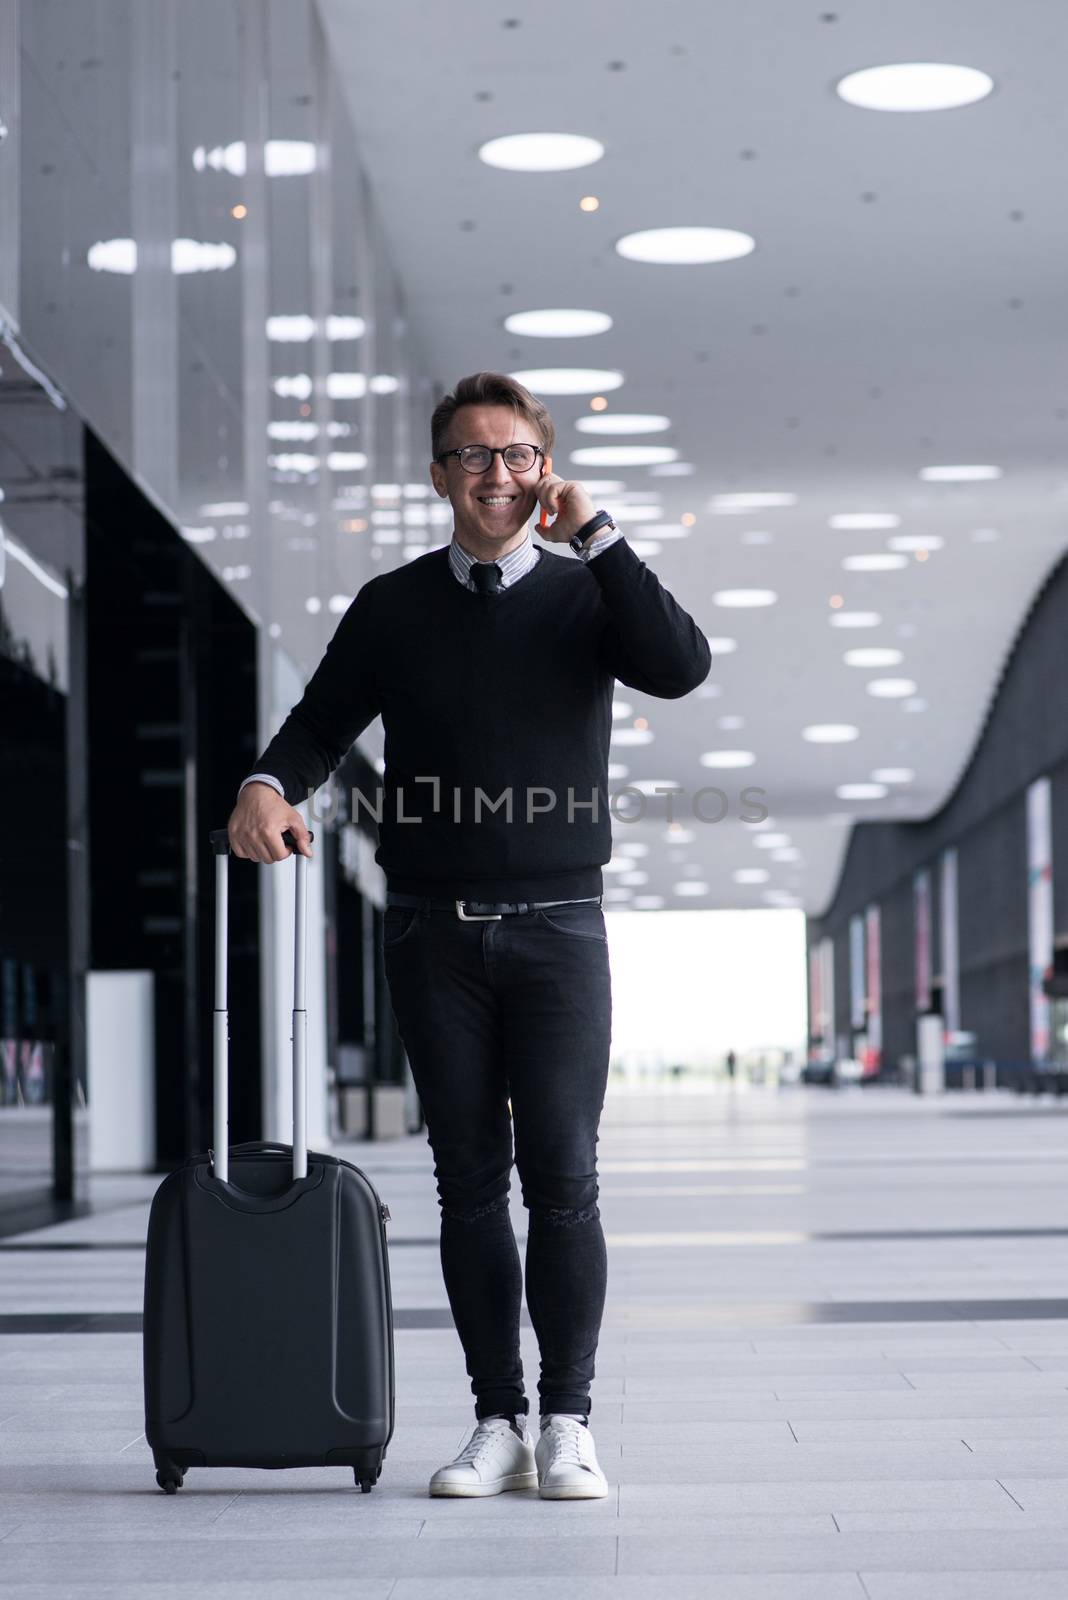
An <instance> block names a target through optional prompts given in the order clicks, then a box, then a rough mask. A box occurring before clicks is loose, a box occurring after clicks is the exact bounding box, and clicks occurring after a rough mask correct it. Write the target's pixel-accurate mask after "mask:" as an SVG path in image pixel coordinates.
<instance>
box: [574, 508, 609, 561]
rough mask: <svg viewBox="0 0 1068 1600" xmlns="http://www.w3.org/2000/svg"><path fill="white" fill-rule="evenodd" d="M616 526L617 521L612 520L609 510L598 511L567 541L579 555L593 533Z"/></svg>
mask: <svg viewBox="0 0 1068 1600" xmlns="http://www.w3.org/2000/svg"><path fill="white" fill-rule="evenodd" d="M614 527H615V523H614V522H613V521H612V518H611V515H610V514H609V513H608V512H607V511H598V512H597V514H596V516H593V517H591V518H590V520H589V522H586V523H584V524H583V525H582V527H581V528H580V529H579V531H578V532H577V533H576V534H575V535H574V536H573V537H572V538H570V539H569V540H568V541H567V542H568V544H569V545H570V546H571V548H572V550H574V552H575V554H576V555H579V554H580V553H581V551H582V547H583V545H584V544H585V543H586V540H587V539H589V538H590V537H591V536H592V535H593V534H595V533H600V531H601V529H602V528H614Z"/></svg>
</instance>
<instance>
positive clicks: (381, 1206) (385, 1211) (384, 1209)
mask: <svg viewBox="0 0 1068 1600" xmlns="http://www.w3.org/2000/svg"><path fill="white" fill-rule="evenodd" d="M378 1214H379V1216H380V1217H381V1218H382V1221H383V1222H392V1220H393V1219H392V1217H391V1216H390V1214H389V1207H388V1206H387V1205H386V1203H385V1201H384V1200H380V1201H379V1202H378Z"/></svg>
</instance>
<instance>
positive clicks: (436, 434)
mask: <svg viewBox="0 0 1068 1600" xmlns="http://www.w3.org/2000/svg"><path fill="white" fill-rule="evenodd" d="M462 406H511V408H512V410H513V411H514V412H515V414H516V417H517V419H518V418H519V417H525V418H526V420H527V421H528V422H529V423H530V425H531V427H532V428H533V429H534V431H535V434H536V435H537V436H538V437H540V439H541V442H542V445H543V447H544V449H545V453H546V455H551V454H552V448H553V444H554V443H555V440H556V429H555V428H554V427H553V419H552V417H550V415H549V412H548V408H547V407H546V406H543V405H542V403H541V401H540V400H537V399H535V397H534V395H532V394H531V392H530V390H529V389H524V387H523V385H522V384H521V383H516V381H515V379H514V378H509V377H507V376H506V374H505V373H503V372H475V373H473V374H472V375H471V377H469V378H461V379H460V381H459V383H458V384H457V385H456V388H455V389H454V391H453V393H452V394H447V395H445V397H444V398H443V399H441V400H439V401H438V403H437V405H436V406H435V407H434V415H433V416H432V417H431V419H430V450H431V454H432V455H433V457H434V460H435V461H436V460H437V458H438V456H439V455H440V454H441V452H442V449H443V447H444V444H445V438H446V435H447V434H448V431H449V424H450V423H451V422H452V419H453V417H454V416H455V415H456V413H457V412H458V411H459V410H460V408H461V407H462ZM530 442H531V443H533V441H530Z"/></svg>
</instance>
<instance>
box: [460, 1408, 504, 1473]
mask: <svg viewBox="0 0 1068 1600" xmlns="http://www.w3.org/2000/svg"><path fill="white" fill-rule="evenodd" d="M510 1428H511V1424H510V1423H509V1422H507V1421H505V1420H504V1418H498V1417H488V1418H487V1419H486V1420H485V1421H483V1422H480V1423H479V1424H478V1426H477V1427H476V1429H475V1431H474V1433H473V1434H472V1435H471V1437H470V1439H468V1441H467V1443H466V1444H465V1445H464V1447H463V1449H462V1450H461V1451H460V1454H459V1455H458V1456H457V1457H456V1465H457V1466H459V1465H461V1464H467V1463H474V1462H477V1461H478V1460H479V1458H480V1457H481V1456H483V1455H485V1454H486V1452H487V1451H488V1450H489V1449H491V1447H492V1446H493V1445H494V1444H496V1443H497V1441H498V1440H499V1439H500V1437H501V1435H502V1434H503V1433H507V1432H509V1431H510Z"/></svg>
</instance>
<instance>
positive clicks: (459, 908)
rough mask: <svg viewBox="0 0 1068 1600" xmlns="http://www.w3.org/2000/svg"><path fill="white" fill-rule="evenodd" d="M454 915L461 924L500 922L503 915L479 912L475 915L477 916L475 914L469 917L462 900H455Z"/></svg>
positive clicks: (493, 912) (498, 912)
mask: <svg viewBox="0 0 1068 1600" xmlns="http://www.w3.org/2000/svg"><path fill="white" fill-rule="evenodd" d="M456 915H457V916H458V917H459V919H460V921H461V922H500V920H501V918H502V916H503V915H504V912H503V911H483V912H479V913H477V914H475V915H473V916H469V915H468V913H467V912H466V911H465V910H464V902H463V901H462V900H457V902H456Z"/></svg>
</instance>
